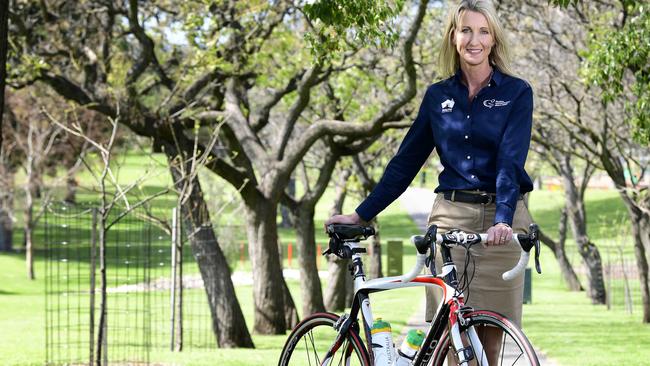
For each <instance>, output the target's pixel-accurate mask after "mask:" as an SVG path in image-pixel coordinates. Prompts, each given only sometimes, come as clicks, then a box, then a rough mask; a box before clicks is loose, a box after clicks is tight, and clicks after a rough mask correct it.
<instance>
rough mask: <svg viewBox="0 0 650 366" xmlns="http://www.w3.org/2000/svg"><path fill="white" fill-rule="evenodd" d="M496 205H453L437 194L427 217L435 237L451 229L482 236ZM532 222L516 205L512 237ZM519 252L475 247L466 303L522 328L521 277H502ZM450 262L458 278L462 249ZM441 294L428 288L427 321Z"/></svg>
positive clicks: (510, 248) (515, 246)
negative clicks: (436, 233) (499, 316)
mask: <svg viewBox="0 0 650 366" xmlns="http://www.w3.org/2000/svg"><path fill="white" fill-rule="evenodd" d="M495 210H496V205H495V204H494V203H491V204H480V203H464V202H452V201H448V200H446V199H445V198H444V197H443V195H442V193H438V195H437V196H436V199H435V201H434V203H433V207H432V209H431V215H430V216H429V225H432V224H436V225H437V226H438V233H441V232H445V231H447V230H451V229H460V230H463V231H468V232H476V233H485V232H487V230H488V228H489V227H490V226H492V224H493V220H494V216H495ZM531 222H532V219H531V217H530V214H529V213H528V208H527V207H526V205H525V204H524V201H523V200H518V201H517V208H516V210H515V215H514V218H513V222H512V228H513V232H514V233H527V232H528V226H529V225H530V223H531ZM520 252H521V248H520V247H519V245H518V244H516V243H509V244H507V245H501V246H490V247H486V246H483V245H476V246H474V247H472V248H471V249H470V253H471V256H472V258H473V261H470V262H469V266H468V276H470V277H471V275H472V265H473V264H475V272H474V276H473V279H472V282H471V284H470V286H469V289H468V290H466V291H465V298H466V301H465V303H466V304H467V305H469V306H471V307H473V308H474V309H476V310H492V311H496V312H498V313H501V314H503V315H505V316H506V317H508V319H510V320H511V321H513V322H514V323H516V324H517V325H519V326H521V317H522V303H523V287H524V275H523V274H522V275H520V276H519V277H517V278H515V279H513V280H511V281H504V280H503V279H502V278H501V274H502V273H503V272H505V271H507V270H509V269H511V268H512V267H514V266H515V265H516V264H517V261H518V260H519V255H520ZM451 254H452V258H453V260H454V263H455V264H456V267H457V270H458V274H459V276H460V275H462V273H463V272H464V269H465V255H466V251H465V249H464V248H453V249H452V251H451ZM440 257H441V256H440V253H439V252H438V255H437V256H436V269H437V270H438V273H439V272H440V268H441V266H442V260H441V258H440ZM441 300H442V299H441V293H438V291H435V290H433V289H429V288H427V311H426V321H431V320H432V319H433V317H434V315H435V311H436V308H437V307H438V304H439V303H440V301H441Z"/></svg>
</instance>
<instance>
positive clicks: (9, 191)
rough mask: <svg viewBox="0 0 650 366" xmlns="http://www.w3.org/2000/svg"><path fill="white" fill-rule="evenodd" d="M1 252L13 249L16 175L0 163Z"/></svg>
mask: <svg viewBox="0 0 650 366" xmlns="http://www.w3.org/2000/svg"><path fill="white" fill-rule="evenodd" d="M0 164H3V166H1V167H0V174H2V176H0V184H1V185H2V186H1V187H0V252H2V251H5V252H8V251H11V250H12V249H13V226H14V223H13V220H12V217H13V208H14V189H13V188H14V187H13V185H14V175H13V173H11V171H10V169H9V168H8V167H6V166H5V164H4V161H2V162H0Z"/></svg>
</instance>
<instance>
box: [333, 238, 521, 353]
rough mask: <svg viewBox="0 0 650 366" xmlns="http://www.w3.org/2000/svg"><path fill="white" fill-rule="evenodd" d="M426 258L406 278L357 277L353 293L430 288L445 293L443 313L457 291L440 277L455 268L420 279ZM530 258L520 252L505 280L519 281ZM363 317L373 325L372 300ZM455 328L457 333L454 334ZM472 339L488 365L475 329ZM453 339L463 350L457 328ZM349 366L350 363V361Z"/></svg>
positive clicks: (419, 256) (418, 259) (355, 245)
mask: <svg viewBox="0 0 650 366" xmlns="http://www.w3.org/2000/svg"><path fill="white" fill-rule="evenodd" d="M457 234H458V235H459V236H461V237H463V238H467V234H466V233H464V232H458V233H457ZM479 235H480V237H481V242H485V241H487V234H479ZM411 241H414V238H411ZM512 241H514V242H516V243H517V244H519V240H518V239H517V236H516V235H513V236H512ZM441 242H442V235H440V234H438V235H436V243H441ZM346 245H348V246H349V247H350V248H351V249H354V248H358V247H359V245H358V243H355V242H351V243H346ZM427 256H428V255H427V254H420V253H417V255H416V260H415V266H413V268H412V269H411V271H410V272H408V273H406V274H403V275H401V276H393V277H383V278H376V279H372V280H369V281H366V280H365V278H364V277H363V276H357V277H355V278H354V292H355V294H356V293H357V292H358V291H360V290H380V291H381V290H392V289H397V288H407V287H416V286H431V287H438V288H441V289H442V290H443V293H444V300H443V301H441V302H440V303H439V304H438V308H437V309H436V312H438V311H440V308H441V307H442V305H443V304H446V303H448V302H449V300H451V299H452V298H453V296H454V292H455V289H454V288H452V287H451V286H449V285H447V284H446V283H445V282H444V281H443V280H442V279H441V277H444V276H445V275H446V274H447V273H449V272H451V270H452V269H453V268H455V266H454V265H447V266H444V267H443V268H442V273H441V274H440V275H438V276H437V277H433V276H431V275H422V276H419V274H420V273H421V272H422V270H423V269H424V265H425V261H426V258H427ZM529 257H530V253H528V252H526V251H524V250H523V249H522V251H521V256H520V258H519V262H518V263H517V265H516V266H515V267H513V268H512V269H511V270H509V271H506V272H504V273H503V275H502V277H503V279H504V280H506V281H508V280H511V279H513V278H515V277H517V276H518V275H519V274H521V273H522V272H523V271H524V269H525V268H526V265H527V263H528V259H529ZM356 259H359V260H360V259H361V256H360V254H358V253H355V254H353V255H352V261H354V260H356ZM361 313H362V315H363V318H364V320H365V322H366V323H367V324H370V325H372V324H373V322H374V318H373V315H372V310H371V308H370V300H369V298H366V299H365V300H364V301H363V302H362V303H361ZM454 328H455V331H454ZM468 333H469V336H470V341H471V343H472V347H474V350H475V353H476V354H479V355H482V356H481V359H482V362H484V363H482V364H484V365H487V358H486V356H485V352H483V346H482V345H481V342H480V340H479V338H478V335H477V334H476V330H475V329H474V328H473V327H470V328H469V330H468ZM451 336H452V341H453V342H454V344H455V345H456V346H457V347H458V346H459V345H460V347H461V348H462V340H461V339H460V334H459V332H458V325H456V326H455V327H452V329H451ZM347 362H349V360H347ZM323 364H324V365H325V364H329V360H325V361H324V363H323Z"/></svg>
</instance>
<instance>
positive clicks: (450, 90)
mask: <svg viewBox="0 0 650 366" xmlns="http://www.w3.org/2000/svg"><path fill="white" fill-rule="evenodd" d="M461 77H462V76H461V72H460V70H459V71H458V73H456V75H454V76H452V77H451V78H449V79H446V80H442V81H440V82H438V83H435V84H433V85H431V86H430V87H429V88H428V89H427V91H426V93H425V95H424V99H423V100H422V105H421V106H420V110H419V112H418V116H417V118H416V119H415V121H414V122H413V125H412V126H411V128H410V129H409V131H408V133H407V134H406V137H405V138H404V141H403V142H402V144H401V145H400V148H399V150H398V151H397V154H396V155H395V156H394V157H393V159H391V161H390V162H389V163H388V166H387V167H386V170H385V172H384V175H383V176H382V178H381V180H380V181H379V183H378V184H377V186H376V187H375V189H374V190H373V191H372V192H371V193H370V195H369V196H368V197H367V198H366V199H365V200H364V201H363V202H362V203H361V204H360V205H359V207H357V209H356V211H357V213H358V214H359V216H360V217H361V218H362V219H364V220H366V221H368V220H371V219H372V218H373V217H375V216H376V215H377V214H378V213H379V212H381V211H382V210H383V209H384V208H386V206H388V205H389V204H390V203H391V202H393V201H394V200H395V199H397V197H399V196H400V195H401V194H402V193H403V192H404V191H405V190H406V188H407V187H408V186H409V184H410V183H411V181H412V180H413V178H414V177H415V175H416V174H417V173H418V171H419V170H420V168H421V167H422V165H423V164H424V162H425V161H426V160H427V158H428V157H429V155H430V154H431V151H432V150H433V149H434V148H435V149H436V151H437V152H438V155H439V157H440V161H441V163H442V166H443V168H444V169H443V171H442V172H441V173H440V175H439V177H438V184H439V185H438V187H437V188H436V192H444V191H451V190H481V191H486V192H490V193H496V216H495V218H494V223H498V222H505V223H507V224H508V225H512V217H513V215H514V211H515V208H516V207H517V199H518V198H519V195H520V194H523V193H526V192H530V191H532V189H533V184H532V182H531V180H530V177H528V174H526V171H525V170H524V164H525V162H526V156H527V155H528V148H529V146H530V134H531V128H532V118H533V92H532V89H531V87H530V85H529V84H528V83H527V82H525V81H524V80H521V79H518V78H516V77H513V76H509V75H506V74H503V73H501V72H499V71H498V70H496V68H495V69H494V72H493V73H492V77H491V79H490V82H489V83H488V85H487V86H485V87H484V88H483V89H481V90H480V91H479V92H478V94H477V95H476V96H475V97H474V98H473V99H472V100H471V101H470V100H469V91H468V89H467V87H466V86H465V85H464V84H463V83H462V82H461Z"/></svg>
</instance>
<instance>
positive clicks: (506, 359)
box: [430, 311, 539, 366]
mask: <svg viewBox="0 0 650 366" xmlns="http://www.w3.org/2000/svg"><path fill="white" fill-rule="evenodd" d="M465 320H466V321H467V324H466V325H465V326H461V333H463V336H462V338H463V339H464V340H465V339H468V337H467V335H466V334H467V333H466V331H467V330H468V329H469V327H474V329H480V328H479V327H481V326H491V327H496V328H499V329H501V331H502V332H503V334H502V339H501V347H500V350H499V356H498V357H499V359H498V362H497V363H496V364H497V365H515V366H519V365H526V366H539V360H538V359H537V354H536V353H535V350H534V348H533V346H532V345H531V344H530V342H529V341H528V338H526V335H525V334H524V333H523V332H522V331H521V330H520V329H519V327H517V326H516V325H515V324H513V323H512V322H511V321H510V320H508V319H507V318H506V317H504V316H503V315H501V314H499V313H495V312H492V311H474V312H471V313H469V314H467V315H465ZM440 339H441V341H440V342H439V343H438V345H437V346H436V349H435V351H434V353H433V356H432V358H431V359H432V362H431V363H430V365H433V366H442V365H444V364H445V360H446V359H447V354H448V353H449V350H451V349H452V347H451V338H450V336H449V329H446V330H445V331H444V333H443V334H442V337H441V338H440ZM456 360H457V359H456ZM480 360H481V357H480V356H479V355H475V357H474V359H473V360H471V362H470V363H469V364H470V365H479V366H480V365H481V362H480Z"/></svg>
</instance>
